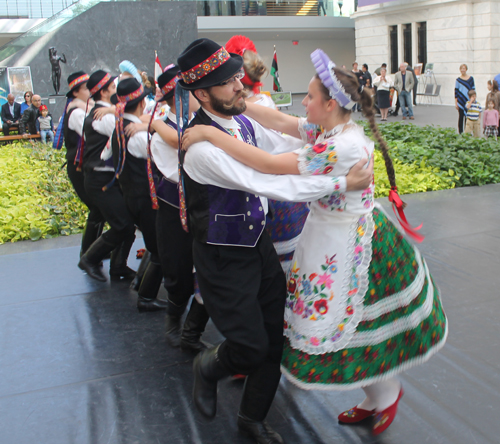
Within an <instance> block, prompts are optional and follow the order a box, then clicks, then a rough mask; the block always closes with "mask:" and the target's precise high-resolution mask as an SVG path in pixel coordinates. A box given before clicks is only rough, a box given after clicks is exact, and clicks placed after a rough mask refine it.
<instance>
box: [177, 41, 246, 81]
mask: <svg viewBox="0 0 500 444" xmlns="http://www.w3.org/2000/svg"><path fill="white" fill-rule="evenodd" d="M177 64H178V65H179V68H180V70H181V76H182V78H181V80H179V85H181V86H182V87H183V88H184V89H189V90H195V89H200V88H208V87H210V86H215V85H219V84H220V83H222V82H224V81H225V80H228V79H230V78H231V77H233V76H234V75H235V74H237V73H238V72H239V71H240V70H241V68H242V66H243V58H242V57H241V56H239V55H237V54H230V53H228V52H227V51H226V49H225V48H224V47H223V46H220V45H219V44H217V43H215V42H214V41H213V40H210V39H198V40H195V41H194V42H193V43H191V44H190V45H189V46H188V47H187V48H186V49H185V50H184V52H183V53H182V54H181V55H180V56H179V58H178V59H177Z"/></svg>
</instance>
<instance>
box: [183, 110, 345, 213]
mask: <svg viewBox="0 0 500 444" xmlns="http://www.w3.org/2000/svg"><path fill="white" fill-rule="evenodd" d="M204 111H205V112H206V113H207V115H208V116H209V117H210V118H211V119H212V120H214V121H215V122H216V123H218V124H219V125H220V126H222V127H223V128H226V129H232V130H236V131H235V133H236V136H237V138H238V139H239V140H242V136H241V133H240V131H239V124H238V123H237V122H236V120H234V119H233V118H231V119H230V120H228V119H222V118H220V117H218V116H215V115H214V114H212V113H210V112H208V111H207V110H204ZM249 120H250V122H251V124H252V126H253V128H254V131H255V139H256V141H257V146H258V147H259V148H261V149H263V150H264V151H267V152H268V153H271V154H279V153H284V152H290V151H293V150H296V149H297V148H299V147H301V146H302V145H303V144H304V143H303V142H302V141H301V140H300V139H296V138H294V137H289V136H283V135H281V134H278V133H276V132H274V131H272V130H269V129H266V128H264V127H262V126H261V125H259V124H258V123H257V122H255V121H254V120H252V119H249ZM184 170H185V171H186V173H187V174H188V175H189V177H190V178H191V179H192V180H194V181H196V182H198V183H199V184H202V185H214V186H217V187H221V188H225V189H231V190H241V191H246V192H247V193H252V194H256V195H259V196H261V197H260V199H261V201H262V205H263V207H264V208H265V212H266V213H267V207H268V206H267V199H266V198H269V199H274V200H282V201H292V202H310V201H312V200H316V199H319V198H321V197H325V196H327V195H331V194H332V193H333V192H334V187H335V183H334V181H333V180H332V178H331V177H318V176H316V177H313V176H300V175H273V174H264V173H260V172H258V171H256V170H254V169H253V168H250V167H248V166H246V165H243V164H242V163H241V162H238V161H237V160H235V159H233V158H232V157H231V156H229V155H228V154H226V153H225V152H224V151H223V150H221V149H220V148H217V147H216V146H215V145H212V144H211V143H210V142H207V141H204V142H198V143H195V144H193V145H192V146H190V147H189V149H188V151H187V153H186V157H185V159H184ZM338 179H339V180H340V186H341V189H340V192H344V191H345V189H346V180H345V177H339V178H338ZM337 191H339V190H337ZM262 196H265V197H262Z"/></svg>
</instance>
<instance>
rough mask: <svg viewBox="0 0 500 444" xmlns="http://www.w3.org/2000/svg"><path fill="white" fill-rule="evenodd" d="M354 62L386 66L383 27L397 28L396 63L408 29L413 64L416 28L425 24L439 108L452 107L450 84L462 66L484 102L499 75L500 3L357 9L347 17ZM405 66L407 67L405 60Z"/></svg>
mask: <svg viewBox="0 0 500 444" xmlns="http://www.w3.org/2000/svg"><path fill="white" fill-rule="evenodd" d="M353 18H354V20H355V25H356V26H355V29H356V58H357V59H358V61H359V62H360V63H368V65H370V67H371V66H372V65H373V66H380V64H381V63H383V62H386V63H388V64H390V48H389V27H390V26H393V25H399V26H398V31H399V42H398V46H399V62H401V61H403V60H402V57H403V56H402V53H403V51H402V46H403V45H402V26H401V25H403V24H407V23H412V25H413V28H412V30H413V42H412V43H413V51H412V53H413V60H412V61H411V64H412V65H415V64H416V63H418V60H417V41H416V40H417V35H416V26H417V23H419V22H427V61H428V62H429V63H434V74H435V77H436V81H437V83H438V84H440V85H441V86H442V89H441V98H442V100H443V103H444V104H448V105H453V104H454V85H455V79H456V77H457V76H458V75H459V74H460V72H459V67H460V65H461V64H462V63H466V64H467V65H468V67H469V74H470V75H472V76H473V77H474V80H475V83H476V89H477V91H478V99H479V100H480V102H484V100H485V98H486V94H487V89H486V82H487V80H488V79H492V78H493V77H494V76H495V75H497V74H499V73H500V30H499V26H498V24H500V1H499V0H490V1H474V0H424V1H422V0H416V1H413V2H411V3H404V2H397V3H385V4H381V5H374V6H367V7H364V8H360V9H359V11H358V13H357V14H355V15H354V16H353ZM408 62H410V61H409V60H408Z"/></svg>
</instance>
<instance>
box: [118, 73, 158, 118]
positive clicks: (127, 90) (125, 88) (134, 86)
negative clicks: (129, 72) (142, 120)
mask: <svg viewBox="0 0 500 444" xmlns="http://www.w3.org/2000/svg"><path fill="white" fill-rule="evenodd" d="M141 88H142V92H141V91H140V89H141ZM134 93H137V94H134ZM131 94H134V97H133V98H129V99H128V100H127V101H126V102H125V111H127V110H128V109H130V108H133V107H134V106H135V105H137V104H138V103H139V102H140V101H141V100H143V99H144V97H146V96H148V95H149V94H151V90H150V89H149V88H144V86H142V85H141V84H140V83H139V82H138V81H137V80H135V79H134V78H133V77H132V78H128V79H124V80H122V81H121V82H120V83H118V86H117V87H116V94H113V95H112V96H111V99H110V100H111V103H112V104H113V105H116V104H117V103H120V102H122V100H120V99H121V98H125V97H128V96H130V95H131Z"/></svg>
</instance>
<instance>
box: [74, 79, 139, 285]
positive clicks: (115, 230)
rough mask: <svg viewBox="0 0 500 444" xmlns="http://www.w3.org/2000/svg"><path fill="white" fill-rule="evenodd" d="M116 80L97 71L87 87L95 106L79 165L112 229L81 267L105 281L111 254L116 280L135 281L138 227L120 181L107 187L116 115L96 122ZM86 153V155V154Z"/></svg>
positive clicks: (90, 193)
mask: <svg viewBox="0 0 500 444" xmlns="http://www.w3.org/2000/svg"><path fill="white" fill-rule="evenodd" d="M114 79H115V77H112V76H111V75H110V74H109V73H107V72H105V71H102V70H98V71H96V72H94V73H93V74H92V75H91V76H90V78H89V80H88V82H87V87H88V89H89V91H90V95H91V97H92V98H93V99H94V100H95V106H94V108H93V109H92V110H91V111H90V113H89V115H88V116H87V117H86V118H85V123H84V133H85V139H86V140H85V145H84V146H83V145H80V148H79V151H78V153H77V157H76V158H75V162H76V163H77V164H78V167H79V168H82V167H83V173H84V178H85V191H86V192H87V195H88V196H89V197H90V200H91V202H92V204H94V205H96V206H97V207H98V208H99V210H100V211H101V214H102V215H103V216H104V219H105V220H106V222H107V223H108V224H109V226H110V227H111V228H110V229H109V230H108V231H106V232H105V233H103V234H102V235H101V236H100V237H99V238H98V239H97V240H96V241H95V242H94V243H93V244H92V245H91V247H90V248H89V249H88V250H87V252H86V253H85V254H84V255H83V256H82V257H81V258H80V262H79V264H78V266H79V267H80V268H81V269H82V270H85V271H86V272H87V274H88V275H89V276H90V277H92V278H94V279H97V280H99V281H101V282H105V281H106V277H105V276H104V274H103V273H102V270H101V266H100V264H101V261H102V259H104V258H105V257H106V256H107V255H108V254H109V253H110V252H111V251H112V252H113V253H112V254H111V261H110V264H109V275H110V276H111V278H112V279H121V278H124V279H132V278H133V277H134V276H135V272H134V270H132V269H130V268H129V267H127V259H128V255H129V252H130V249H131V248H132V244H133V243H134V240H135V226H134V222H133V221H132V218H131V216H130V214H129V212H128V210H127V206H126V205H125V201H124V199H123V195H122V192H121V189H120V186H119V184H118V182H117V181H115V182H113V183H112V185H111V186H109V187H108V188H106V187H107V186H108V185H109V184H110V183H111V182H112V181H113V178H114V171H115V169H114V167H113V162H112V159H109V160H108V161H104V160H102V159H101V153H102V151H103V150H104V147H105V146H106V144H107V143H108V141H109V139H110V137H111V136H112V134H113V131H114V129H115V116H114V115H113V114H106V115H105V116H104V117H103V118H102V119H101V120H96V118H95V115H94V112H95V111H96V110H98V109H100V108H102V107H110V106H111V102H110V98H111V96H112V95H113V94H114V93H115V91H116V86H115V84H114ZM82 151H83V152H82Z"/></svg>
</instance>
